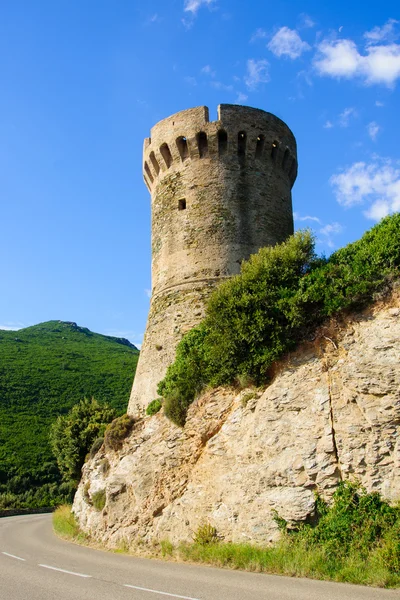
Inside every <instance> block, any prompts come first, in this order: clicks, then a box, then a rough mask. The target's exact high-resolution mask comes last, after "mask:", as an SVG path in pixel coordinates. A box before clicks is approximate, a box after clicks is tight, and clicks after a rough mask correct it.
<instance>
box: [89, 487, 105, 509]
mask: <svg viewBox="0 0 400 600" xmlns="http://www.w3.org/2000/svg"><path fill="white" fill-rule="evenodd" d="M106 499H107V496H106V490H98V491H97V492H94V494H92V504H93V506H94V508H95V509H96V510H98V511H101V510H103V508H104V507H105V505H106Z"/></svg>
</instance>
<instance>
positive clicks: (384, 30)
mask: <svg viewBox="0 0 400 600" xmlns="http://www.w3.org/2000/svg"><path fill="white" fill-rule="evenodd" d="M398 22H399V21H396V19H389V20H388V21H387V22H386V23H385V24H384V25H383V26H382V27H374V28H373V29H371V31H367V32H366V33H364V37H365V39H366V40H367V44H376V43H377V42H383V41H386V40H389V41H394V40H395V39H396V38H397V37H398V35H396V33H395V25H397V24H398Z"/></svg>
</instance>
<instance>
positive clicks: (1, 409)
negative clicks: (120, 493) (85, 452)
mask: <svg viewBox="0 0 400 600" xmlns="http://www.w3.org/2000/svg"><path fill="white" fill-rule="evenodd" d="M138 356H139V353H138V350H137V349H136V348H135V347H134V346H133V345H132V344H130V343H129V342H128V341H127V340H124V339H119V338H113V337H107V336H104V335H99V334H96V333H92V332H91V331H89V330H88V329H86V328H82V327H78V326H77V325H76V324H75V323H66V322H62V321H49V322H47V323H41V324H40V325H35V326H34V327H28V328H26V329H22V330H20V331H3V330H0V508H2V507H3V508H24V507H30V508H33V507H39V506H54V505H57V504H59V503H60V502H63V501H65V498H67V497H68V496H69V494H70V491H71V489H70V486H69V484H66V483H62V482H61V475H60V472H59V469H58V467H57V463H56V460H55V458H54V456H53V454H52V451H51V447H50V442H49V430H50V427H51V425H52V423H53V422H54V421H55V420H56V419H57V417H58V416H59V415H65V414H66V413H67V412H68V411H69V410H70V409H71V408H72V406H74V405H75V404H77V403H78V402H79V401H81V400H82V399H83V398H85V397H87V398H91V397H95V398H97V400H98V401H99V403H101V404H103V403H105V402H106V403H108V404H109V405H110V406H111V407H112V408H113V409H114V410H115V411H116V414H121V413H122V412H123V411H125V410H126V406H127V402H128V398H129V392H130V388H131V385H132V379H133V374H134V372H135V368H136V363H137V360H138Z"/></svg>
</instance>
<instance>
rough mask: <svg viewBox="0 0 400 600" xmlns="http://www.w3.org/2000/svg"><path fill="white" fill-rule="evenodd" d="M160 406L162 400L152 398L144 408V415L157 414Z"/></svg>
mask: <svg viewBox="0 0 400 600" xmlns="http://www.w3.org/2000/svg"><path fill="white" fill-rule="evenodd" d="M161 407H162V400H161V398H155V399H154V400H152V401H151V402H150V403H149V405H148V407H147V408H146V415H149V416H152V415H155V414H157V413H158V412H159V411H160V410H161Z"/></svg>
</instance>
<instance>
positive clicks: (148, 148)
mask: <svg viewBox="0 0 400 600" xmlns="http://www.w3.org/2000/svg"><path fill="white" fill-rule="evenodd" d="M239 111H240V114H241V117H242V119H241V120H240V122H238V113H239ZM278 138H279V139H278ZM237 156H244V157H246V159H247V161H251V160H252V159H253V160H254V161H263V160H267V159H268V158H269V159H270V160H271V161H272V162H273V164H274V165H275V168H276V169H280V168H281V169H282V170H283V172H284V173H286V174H287V176H288V177H289V180H290V182H291V185H293V183H294V181H295V179H296V176H297V159H296V140H295V138H294V136H293V134H292V132H291V131H290V129H289V128H288V127H287V125H286V124H285V123H284V122H283V121H281V119H279V118H278V117H276V116H275V115H273V114H271V113H268V112H265V111H263V110H260V109H257V108H250V107H247V106H237V105H231V104H221V105H220V106H218V119H217V121H209V113H208V108H207V107H206V106H199V107H197V108H190V109H188V110H183V111H181V112H179V113H176V114H174V115H172V116H170V117H168V118H166V119H163V120H162V121H160V122H159V123H157V125H155V126H154V127H153V128H152V130H151V137H149V138H146V139H145V140H144V144H143V177H144V180H145V183H146V185H147V187H148V189H149V191H150V193H151V191H152V189H153V187H154V185H157V183H158V181H159V179H160V178H162V177H163V176H164V175H165V174H166V173H168V170H169V169H170V168H171V167H172V166H173V167H175V168H179V165H184V163H185V162H186V161H188V160H190V161H193V160H201V159H203V158H212V159H214V160H218V159H220V160H227V159H229V158H233V159H235V158H236V157H237ZM255 166H257V163H256V164H255Z"/></svg>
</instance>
